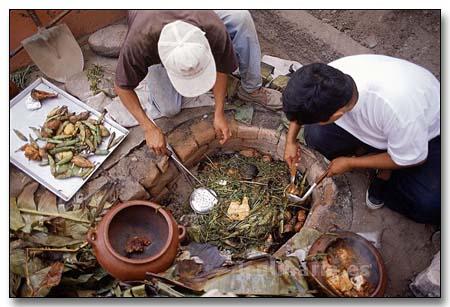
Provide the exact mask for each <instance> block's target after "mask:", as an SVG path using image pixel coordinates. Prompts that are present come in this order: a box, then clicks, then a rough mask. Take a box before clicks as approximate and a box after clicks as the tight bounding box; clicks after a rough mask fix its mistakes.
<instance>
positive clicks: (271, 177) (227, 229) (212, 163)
mask: <svg viewBox="0 0 450 307" xmlns="http://www.w3.org/2000/svg"><path fill="white" fill-rule="evenodd" d="M288 173H289V171H288V169H287V166H286V163H284V162H281V161H272V159H271V158H270V157H268V156H261V155H259V154H256V156H254V157H246V156H243V155H239V154H232V155H221V156H217V157H214V158H213V159H212V160H211V159H210V160H209V161H208V162H204V163H203V164H201V165H200V166H199V179H200V180H201V181H202V182H203V183H205V184H206V185H207V186H208V187H209V188H211V189H213V190H214V191H215V192H216V193H217V194H218V198H219V203H218V204H217V205H216V206H215V207H214V208H213V210H212V211H211V212H210V213H209V214H207V215H197V216H196V218H195V219H194V221H193V223H192V225H191V226H190V227H189V228H188V233H189V236H190V238H191V239H192V240H193V241H196V242H201V243H205V242H209V243H212V244H214V245H217V246H218V247H219V248H222V249H231V250H233V251H235V252H244V251H245V250H249V249H258V250H261V251H269V250H270V247H271V246H272V244H274V243H273V242H274V241H278V242H280V241H282V239H281V238H282V237H285V236H286V235H288V234H289V233H290V235H292V234H293V232H294V224H295V223H296V222H297V211H298V208H295V207H291V206H289V204H288V202H287V199H286V198H285V197H284V189H285V187H286V185H287V184H288V183H289V180H288V178H289V176H288ZM291 224H292V225H291ZM297 228H298V230H299V228H300V227H297ZM295 230H297V229H295ZM298 230H297V231H298ZM276 243H277V242H275V244H276Z"/></svg>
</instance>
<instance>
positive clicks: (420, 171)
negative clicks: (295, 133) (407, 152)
mask: <svg viewBox="0 0 450 307" xmlns="http://www.w3.org/2000/svg"><path fill="white" fill-rule="evenodd" d="M305 141H306V144H307V145H308V146H309V147H311V148H313V149H315V150H317V151H319V152H320V153H322V154H323V155H324V156H325V157H326V158H327V159H329V160H332V159H334V158H336V157H340V156H349V155H361V154H367V153H379V152H382V151H380V150H378V149H376V148H373V147H371V146H369V145H367V144H365V143H363V142H361V141H360V140H358V139H357V138H355V137H354V136H353V135H351V134H350V133H348V132H347V131H345V130H344V129H342V128H341V127H339V126H338V125H336V124H329V125H324V126H321V125H306V126H305ZM384 202H385V205H386V206H387V207H389V208H391V209H392V210H395V211H397V212H400V213H401V214H404V215H406V216H408V217H409V218H411V219H413V220H415V221H416V222H419V223H427V224H439V225H440V223H441V137H440V136H437V137H435V138H434V139H432V140H430V141H429V142H428V157H427V160H426V161H425V163H423V164H421V165H418V166H413V167H407V168H403V169H399V170H394V171H392V175H391V178H390V179H389V182H388V184H387V188H386V190H385V195H384Z"/></svg>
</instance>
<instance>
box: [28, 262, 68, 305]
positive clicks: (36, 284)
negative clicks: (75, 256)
mask: <svg viewBox="0 0 450 307" xmlns="http://www.w3.org/2000/svg"><path fill="white" fill-rule="evenodd" d="M63 270H64V264H63V263H61V262H55V263H53V264H52V265H51V266H49V267H46V268H45V269H42V270H40V271H38V272H36V273H34V274H33V275H31V276H30V283H31V287H32V291H31V293H30V296H33V297H45V296H46V295H47V294H48V293H49V292H50V290H51V288H53V287H54V286H57V285H58V284H59V282H60V281H61V275H62V272H63Z"/></svg>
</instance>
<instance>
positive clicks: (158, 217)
mask: <svg viewBox="0 0 450 307" xmlns="http://www.w3.org/2000/svg"><path fill="white" fill-rule="evenodd" d="M139 207H141V208H139ZM138 208H139V209H138ZM113 210H115V211H114V212H112V214H111V215H110V216H109V218H108V219H107V220H106V224H105V228H104V233H103V235H104V238H105V245H106V248H107V249H108V250H109V252H110V253H111V254H112V255H113V256H114V257H116V258H118V259H120V260H122V261H124V262H126V263H131V264H142V263H148V262H151V261H154V260H156V259H158V258H160V257H161V256H162V255H164V254H165V253H166V252H167V250H168V249H169V246H170V244H171V242H172V239H173V236H174V229H173V225H172V217H171V216H170V215H169V213H168V212H167V211H166V210H164V209H163V208H162V207H161V206H160V205H158V204H155V203H152V202H149V201H143V200H134V201H128V202H125V203H122V204H119V205H117V206H116V207H114V208H113ZM124 212H125V215H124ZM146 219H148V223H146ZM149 222H155V224H157V225H155V226H156V227H149V226H152V225H149ZM158 227H159V228H158ZM164 227H165V229H161V228H164ZM144 231H145V232H146V234H145V236H146V237H147V236H148V237H149V238H148V239H150V241H151V244H150V245H149V246H148V248H149V249H147V248H146V250H145V251H144V253H143V254H137V256H136V257H138V258H133V257H131V258H130V257H128V256H126V253H125V251H124V247H125V245H126V243H125V242H126V240H127V238H129V237H130V236H132V235H133V234H136V233H140V234H141V235H143V234H144V233H143V232H144ZM111 235H114V237H115V238H116V239H115V240H113V239H111V238H110V236H111ZM161 238H165V239H164V240H161ZM152 245H153V246H152ZM119 251H122V253H121V252H119ZM146 255H148V256H146Z"/></svg>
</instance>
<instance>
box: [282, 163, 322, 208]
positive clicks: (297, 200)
mask: <svg viewBox="0 0 450 307" xmlns="http://www.w3.org/2000/svg"><path fill="white" fill-rule="evenodd" d="M327 173H328V171H325V172H323V174H322V175H320V177H319V178H318V179H317V180H316V181H315V182H314V183H313V184H312V185H311V186H310V187H309V189H308V191H306V193H305V194H303V196H302V197H300V196H297V195H295V194H292V193H289V192H287V191H286V192H285V194H286V196H287V198H288V200H289V201H290V202H292V203H294V204H303V203H305V201H306V200H307V199H308V197H309V196H310V195H311V193H312V192H313V191H314V189H315V188H316V187H317V186H318V185H319V184H320V183H321V182H322V180H324V179H325V177H326V176H327ZM292 177H294V179H292ZM294 180H295V171H294V176H292V169H291V183H290V184H289V185H288V187H289V186H290V185H291V184H294ZM286 190H287V188H286Z"/></svg>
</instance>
